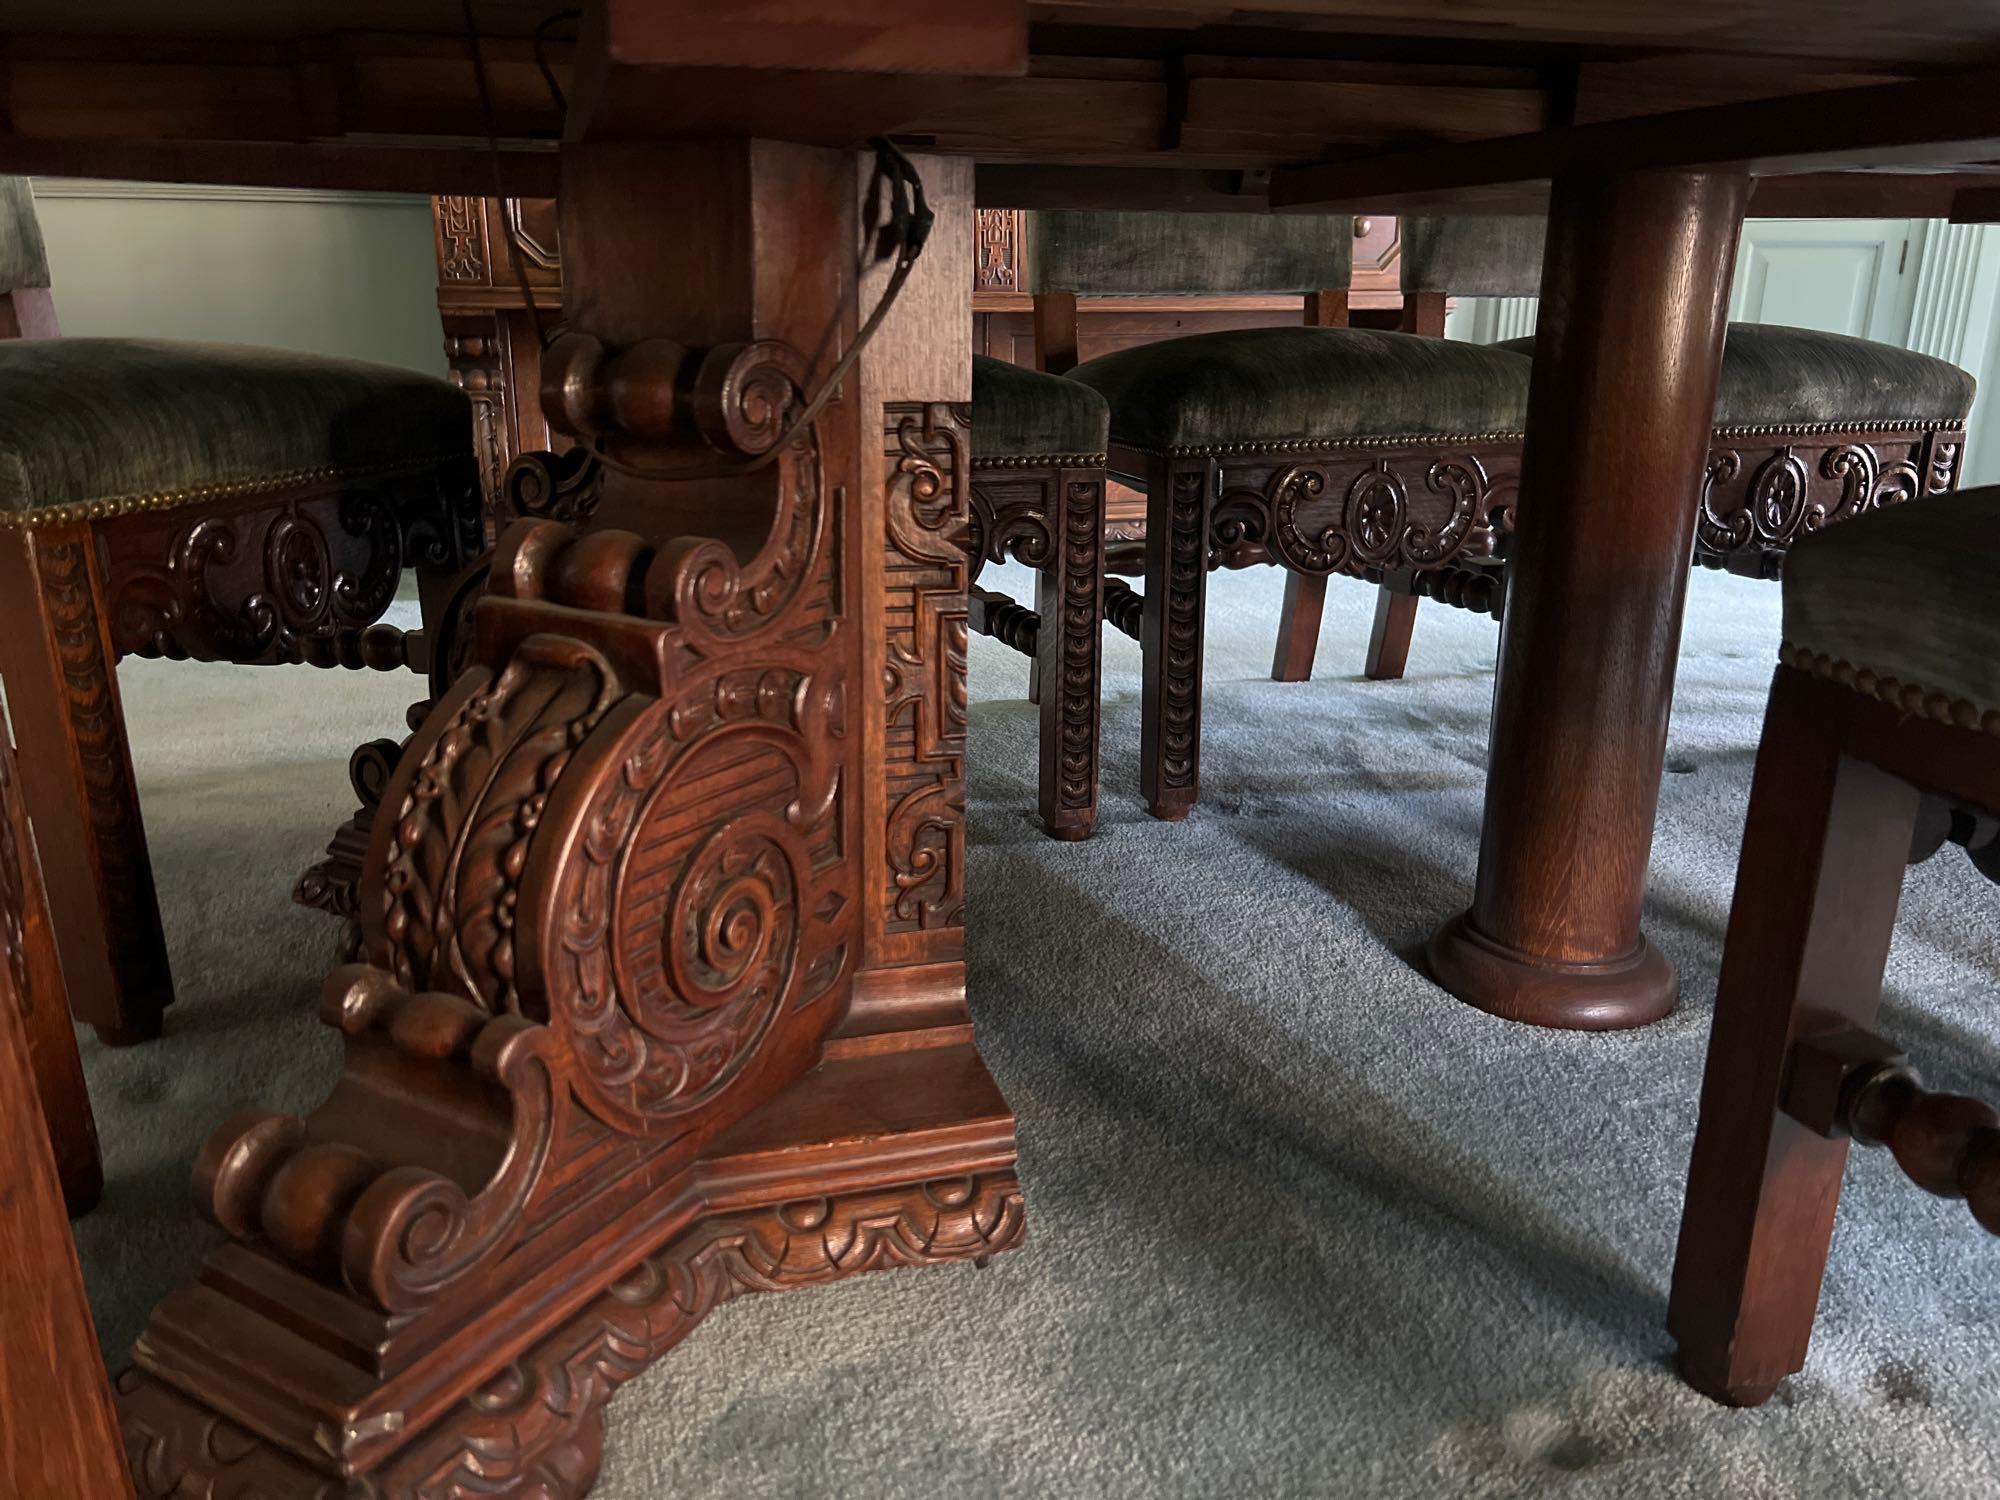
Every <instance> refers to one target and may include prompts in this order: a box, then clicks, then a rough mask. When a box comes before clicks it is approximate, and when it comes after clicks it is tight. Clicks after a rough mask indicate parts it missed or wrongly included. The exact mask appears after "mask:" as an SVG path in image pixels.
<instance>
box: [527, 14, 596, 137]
mask: <svg viewBox="0 0 2000 1500" xmlns="http://www.w3.org/2000/svg"><path fill="white" fill-rule="evenodd" d="M582 19H583V12H582V11H580V10H576V9H574V8H572V9H569V10H559V11H557V12H555V14H553V15H548V16H543V17H542V19H541V20H540V21H539V22H538V23H537V24H536V26H535V34H534V36H533V37H532V38H530V41H529V45H531V46H532V47H533V48H534V49H535V66H536V67H538V68H540V69H541V70H542V82H544V83H546V84H547V85H548V86H549V97H550V98H551V99H553V100H554V101H555V105H556V113H557V114H559V115H567V114H568V113H569V100H568V99H566V98H564V97H563V90H562V84H561V83H559V82H558V81H557V80H556V70H555V69H554V68H552V67H550V66H549V58H548V53H547V52H546V51H545V50H544V48H545V44H546V43H547V42H548V39H549V28H550V27H551V26H560V25H562V23H563V22H565V21H580V20H582Z"/></svg>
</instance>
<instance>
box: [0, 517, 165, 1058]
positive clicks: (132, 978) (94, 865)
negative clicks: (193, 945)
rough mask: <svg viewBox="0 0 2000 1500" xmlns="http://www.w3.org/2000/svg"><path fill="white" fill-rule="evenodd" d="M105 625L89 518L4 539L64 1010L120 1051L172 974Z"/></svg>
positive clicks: (17, 685) (0, 587) (4, 607)
mask: <svg viewBox="0 0 2000 1500" xmlns="http://www.w3.org/2000/svg"><path fill="white" fill-rule="evenodd" d="M107 625H108V621H107V618H106V611H105V605H104V582H103V575H102V571H101V568H100V566H99V563H98V555H97V546H96V540H95V538H94V537H93V536H92V535H91V532H90V529H89V527H88V525H86V524H83V523H77V524H73V525H65V526H58V527H51V528H48V529H46V530H38V531H16V532H12V533H8V534H4V535H0V680H4V681H5V682H6V684H7V694H8V706H9V711H10V713H11V714H12V716H13V722H14V739H15V742H16V744H17V745H18V746H19V747H20V752H21V762H20V772H21V786H22V790H23V791H24V793H25V794H26V799H27V803H28V807H29V819H30V822H31V823H32V824H33V827H34V830H35V836H36V837H35V841H36V844H37V846H38V847H39V849H40V850H41V854H42V873H43V876H44V879H45V881H46V884H47V888H48V896H49V906H50V909H51V911H52V912H53V913H54V924H55V932H56V947H57V950H58V951H59V952H60V954H61V955H62V966H63V974H64V977H65V979H66V981H67V983H68V988H69V996H70V1006H71V1009H72V1011H73V1012H74V1014H75V1016H76V1018H77V1019H78V1020H79V1021H87V1022H89V1023H90V1024H91V1025H93V1026H95V1027H96V1028H97V1033H98V1035H99V1036H100V1037H102V1038H103V1039H104V1040H105V1041H106V1042H108V1043H109V1044H111V1045H112V1046H124V1045H128V1044H130V1043H133V1042H140V1041H145V1040H147V1039H148V1038H151V1037H155V1036H158V1035H159V1033H160V1019H161V1012H162V1011H164V1010H165V1008H166V1007H167V1006H168V1005H169V1004H171V1003H172V1001H173V977H172V974H171V972H170V970H169V968H168V964H167V942H166V935H165V932H164V931H163V930H162V928H161V925H160V906H159V899H158V897H157V895H156V894H155V891H154V887H153V866H152V861H151V859H150V858H149V857H148V855H147V852H146V830H145V827H144V825H143V824H142V823H141V822H140V818H139V794H138V790H137V788H136V786H135V784H134V782H133V777H132V756H131V750H130V747H129V746H128V744H127V742H126V738H125V714H124V709H123V707H122V706H121V705H120V703H119V698H118V678H117V672H116V661H117V657H116V656H115V654H114V653H113V650H112V646H111V639H110V635H109V632H108V629H107Z"/></svg>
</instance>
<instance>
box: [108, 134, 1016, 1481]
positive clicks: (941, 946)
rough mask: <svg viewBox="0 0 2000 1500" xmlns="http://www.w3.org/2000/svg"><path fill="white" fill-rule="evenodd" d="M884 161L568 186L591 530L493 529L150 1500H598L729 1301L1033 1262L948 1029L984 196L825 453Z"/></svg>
mask: <svg viewBox="0 0 2000 1500" xmlns="http://www.w3.org/2000/svg"><path fill="white" fill-rule="evenodd" d="M871 164H872V163H871V158H870V157H869V156H867V155H860V156H857V155H854V154H851V153H848V152H842V151H831V150H821V149H817V148H813V147H807V146H795V145H782V144H776V143H770V142H759V141H747V140H725V141H717V142H708V143H702V144H690V145H597V144H585V145H573V146H568V147H566V148H564V158H563V168H562V170H563V184H562V186H563V193H562V212H563V215H564V221H563V235H564V242H565V244H566V245H567V246H568V247H569V249H570V259H569V265H568V268H567V275H566V278H565V280H566V285H565V308H564V312H565V319H564V331H563V333H562V335H561V336H560V337H558V338H557V339H555V340H554V341H553V342H552V343H551V345H550V347H549V348H548V350H547V351H546V354H545V357H544V360H543V369H544V372H545V379H544V404H545V406H546V407H547V409H548V411H549V415H550V418H551V421H552V423H553V424H554V425H555V426H556V427H557V428H558V429H559V430H562V431H565V432H566V433H568V434H570V435H571V436H573V437H574V438H576V439H577V440H578V443H579V447H578V448H576V449H575V450H573V451H572V452H571V453H569V454H566V455H564V456H563V457H562V458H553V457H551V456H549V455H546V454H542V455H527V456H525V457H524V458H522V459H521V460H520V461H519V464H520V466H521V467H520V468H519V469H518V470H517V472H516V473H515V474H514V475H512V476H511V480H510V482H511V483H513V484H515V485H516V486H526V487H528V488H530V489H533V488H534V487H536V486H550V487H566V488H568V489H569V490H570V491H571V492H573V493H575V492H580V491H585V490H587V491H588V492H589V496H590V504H589V505H588V506H587V507H585V509H586V510H588V511H590V512H591V513H592V514H593V515H594V521H593V524H592V529H589V530H578V529H576V528H573V527H570V526H567V525H563V524H560V523H558V522H555V521H551V520H524V521H521V522H518V523H516V524H515V525H514V526H513V527H512V528H510V529H509V531H508V532H507V533H506V535H505V536H504V537H503V538H502V540H501V542H500V544H499V547H498V549H497V551H496V553H495V557H494V562H493V567H492V573H491V577H490V583H489V592H488V594H487V596H486V597H485V598H484V600H483V601H482V602H481V603H480V605H479V608H478V612H477V617H476V629H477V644H476V646H475V648H474V651H473V664H472V665H471V666H470V667H469V669H468V670H467V671H466V672H465V673H464V674H463V675H461V676H460V677H459V678H458V680H457V681H456V682H455V684H454V685H453V686H452V688H451V689H450V691H449V692H448V693H446V695H445V696H444V697H443V698H442V699H441V700H440V701H439V702H438V703H437V704H436V705H435V706H434V707H433V708H432V709H431V711H430V712H429V714H428V715H427V716H426V717H425V718H424V720H423V723H422V725H421V727H420V728H419V729H418V731H417V733H416V735H415V736H414V738H413V739H412V740H411V742H410V744H409V745H408V747H407V748H406V749H405V751H404V752H403V754H402V756H401V757H400V759H399V760H398V762H397V764H396V768H395V771H394V773H393V775H392V777H391V779H390V781H389V784H388V786H387V789H386V791H385V793H384V796H383V799H382V803H381V814H380V816H379V817H377V819H376V820H375V824H374V829H373V833H372V837H371V842H370V844H369V847H368V854H367V857H366V860H365V862H364V864H363V868H362V874H361V881H360V908H361V909H360V924H361V931H362V938H363V951H364V957H365V959H366V962H365V963H363V964H358V965H353V966H350V967H348V968H345V969H342V970H339V971H337V972H336V973H335V974H334V975H333V976H332V977H331V978H330V979H329V981H328V983H327V988H326V1005H325V1012H324V1018H325V1020H326V1021H327V1022H328V1023H329V1024H331V1025H334V1026H336V1027H338V1028H339V1029H340V1030H341V1032H342V1033H343V1036H344V1043H345V1062H344V1065H343V1068H342V1071H341V1074H340V1078H339V1080H338V1082H337V1083H336V1084H335V1086H334V1088H333V1090H332V1092H331V1093H330V1094H329V1095H328V1096H327V1098H326V1101H325V1102H324V1103H323V1104H322V1105H321V1106H320V1107H319V1108H318V1109H317V1110H315V1111H313V1112H312V1113H310V1114H308V1115H306V1116H305V1117H304V1118H295V1117H291V1116H285V1115H278V1114H273V1113H268V1112H262V1111H255V1110H253V1111H249V1112H247V1113H245V1114H242V1115H239V1116H237V1117H236V1118H235V1119H233V1120H231V1121H230V1122H228V1123H227V1124H226V1125H224V1126H223V1127H222V1129H221V1130H220V1131H218V1132H217V1134H216V1135H215V1136H214V1137H213V1139H212V1140H211V1141H210V1144H209V1146H208V1148H207V1150H206V1151H205V1153H204V1155H203V1157H202V1159H201V1162H200V1164H199V1165H198V1167H197V1171H196V1177H197V1196H198V1199H199V1201H200V1204H201V1206H202V1208H203V1210H204V1211H205V1212H206V1213H207V1214H208V1215H209V1216H210V1217H211V1218H212V1219H213V1220H214V1221H215V1222H216V1223H217V1224H219V1225H220V1226H222V1227H223V1228H224V1229H225V1230H227V1231H228V1232H229V1234H230V1236H231V1239H232V1243H230V1244H229V1245H226V1246H225V1247H224V1248H222V1249H221V1250H219V1251H217V1252H216V1253H215V1254H214V1255H213V1256H212V1257H211V1258H210V1260H209V1261H208V1263H207V1266H206V1268H205V1269H204V1271H203V1273H202V1275H201V1277H200V1279H199V1281H198V1282H197V1283H196V1284H194V1285H191V1286H187V1287H184V1288H182V1289H180V1290H178V1291H176V1292H174V1293H173V1294H171V1295H170V1296H169V1297H168V1298H167V1299H166V1300H165V1301H164V1302H162V1303H161V1305H160V1306H159V1308H158V1309H157V1310H156V1311H155V1313H154V1315H153V1318H152V1321H151V1323H150V1325H149V1327H148V1328H147V1330H146V1332H145V1334H144V1335H143V1337H142V1338H141V1339H140V1341H139V1343H138V1345H137V1347H136V1349H135V1351H134V1358H135V1361H136V1364H135V1367H134V1368H133V1369H132V1370H130V1371H128V1372H127V1373H126V1374H125V1375H124V1377H123V1378H122V1379H121V1380H120V1382H119V1400H120V1406H121V1413H122V1420H123V1425H124V1429H125V1434H126V1439H127V1443H128V1447H129V1451H130V1454H131V1458H132V1464H133V1469H134V1473H135V1478H136V1480H137V1483H138V1486H139V1490H140V1493H141V1494H143V1495H152V1496H162V1497H164V1496H168V1495H184V1494H192V1493H201V1494H210V1493H214V1494H243V1495H252V1494H254V1495H257V1496H259V1497H264V1500H293V1497H298V1500H304V1497H308V1496H312V1497H325V1496H330V1495H334V1494H348V1493H367V1494H379V1495H384V1496H390V1495H393V1496H420V1497H459V1496H473V1495H484V1496H494V1495H509V1496H523V1497H526V1496H533V1497H538V1500H541V1497H559V1496H560V1497H568V1496H578V1495H581V1494H583V1493H584V1492H585V1491H587V1490H588V1489H589V1487H590V1484H591V1482H592V1479H593V1478H594V1476H595V1474H596V1471H597V1467H598V1462H599V1458H600V1451H601V1443H602V1428H603V1407H604V1404H605V1402H606V1401H607V1400H608V1399H609V1398H610V1396H611V1394H612V1393H613V1391H615V1390H616V1388H617V1387H618V1386H619V1385H620V1384H621V1383H622V1382H623V1381H625V1380H627V1379H629V1378H631V1377H632V1376H634V1375H636V1374H638V1373H639V1372H640V1371H641V1370H643V1369H644V1368H645V1367H646V1365H647V1364H648V1363H649V1362H650V1361H652V1360H653V1359H655V1358H657V1357H659V1356H660V1355H661V1354H663V1353H665V1352H666V1350H667V1349H669V1348H670V1347H671V1346H672V1345H673V1344H674V1343H675V1342H676V1341H678V1340H679V1339H680V1338H681V1337H682V1336H683V1335H684V1334H686V1333H687V1332H688V1331H689V1329H691V1328H692V1327H693V1326H694V1324H696V1323H697V1322H698V1321H699V1320H700V1319H701V1318H702V1317H703V1316H705V1315H706V1314H707V1313H708V1312H710V1311H711V1310H713V1309H714V1308H715V1307H716V1306H718V1305H719V1304H720V1303H722V1302H725V1301H728V1300H730V1299H731V1298H733V1297H735V1296H738V1295H740V1294H741V1293H744V1292H750V1291H782V1290H786V1289H790V1288H794V1287H804V1286H812V1285H816V1284H818V1283H821V1282H826V1281H832V1280H835V1279H838V1278H840V1277H843V1276H847V1275H851V1274H854V1273H856V1272H860V1271H867V1270H876V1269H883V1268H888V1267H895V1266H916V1265H931V1264H936V1263H939V1262H944V1261H951V1260H981V1259H983V1258H984V1257H986V1256H988V1255H990V1254H992V1253H994V1252H996V1251H999V1250H1004V1249H1007V1248H1008V1247H1010V1246H1012V1245H1013V1244H1015V1243H1017V1242H1018V1241H1019V1239H1020V1238H1021V1235H1022V1232H1023V1227H1024V1220H1023V1215H1022V1205H1021V1195H1020V1189H1019V1186H1018V1184H1017V1182H1016V1180H1015V1176H1014V1122H1013V1117H1012V1115H1011V1113H1010V1112H1009V1110H1008V1108H1007V1105H1006V1102H1005V1101H1004V1100H1003V1099H1002V1098H1001V1096H1000V1094H999V1092H998V1090H997V1089H996V1088H995V1087H994V1085H993V1082H992V1080H991V1079H990V1078H989V1077H988V1075H987V1073H986V1070H985V1068H984V1066H983V1065H982V1064H981V1062H980V1059H979V1055H978V1052H977V1051H976V1049H975V1047H974V1045H973V1038H972V1030H971V1024H970V1020H969V1017H968V1014H967V1012H966V1008H965V973H964V962H963V940H962V918H963V860H964V830H963V826H962V818H963V788H962V780H961V777H962V759H963V747H964V721H963V710H964V671H965V630H966V620H965V610H966V568H967V564H966V558H965V553H964V551H963V543H962V533H963V530H964V527H965V525H966V514H967V490H968V485H969V473H968V465H967V458H968V442H967V432H966V421H967V417H966V410H965V406H964V403H965V402H967V401H968V400H969V397H970V357H969V354H968V352H967V351H966V348H965V338H964V330H965V328H966V326H967V319H968V318H969V316H970V293H969V288H970V285H971V280H972V278H971V274H970V266H969V264H968V261H967V257H968V256H969V253H970V252H969V246H970V243H971V237H970V233H969V226H968V225H967V223H966V218H967V216H968V215H969V214H970V212H971V191H970V189H971V169H970V164H969V163H963V162H947V161H942V160H937V161H927V162H925V163H923V164H922V168H921V170H922V173H923V176H924V179H925V183H926V186H927V188H928V190H929V194H930V200H931V203H932V205H933V207H934V208H935V209H936V210H937V211H938V213H939V217H940V220H941V222H940V224H939V232H938V233H936V234H935V235H933V236H932V238H931V240H930V242H929V247H928V249H927V250H926V252H925V253H924V255H923V256H922V257H921V258H920V259H918V260H917V261H916V262H915V266H914V270H913V272H912V274H911V275H910V277H909V280H908V282H907V284H906V285H905V286H904V287H903V288H902V292H901V296H900V300H899V301H898V302H897V304H896V305H895V307H894V308H893V310H892V312H891V315H890V316H889V317H888V319H887V320H886V321H885V322H884V323H883V324H882V326H881V328H880V330H879V331H878V332H877V333H876V334H875V336H874V338H873V340H872V342H870V343H868V344H867V345H866V347H865V348H864V349H863V351H862V353H861V356H860V359H859V362H858V363H857V364H855V365H854V366H853V367H852V369H851V370H850V371H849V372H848V373H847V374H846V376H845V378H844V380H843V381H842V383H841V387H840V390H839V394H838V397H837V399H835V400H833V401H832V402H831V403H830V404H828V405H827V406H825V408H824V409H823V410H822V411H821V412H820V414H819V415H818V416H817V418H815V419H813V420H812V421H811V422H810V423H809V424H808V425H805V426H804V427H802V428H801V427H798V426H797V423H798V422H801V421H803V418H802V417H801V416H800V413H801V411H802V407H803V402H802V400H801V397H802V395H803V394H805V393H810V392H814V391H817V390H818V389H819V388H820V386H821V385H822V384H823V383H824V381H825V379H826V376H827V372H828V370H829V369H830V368H831V366H832V364H833V361H834V360H835V358H836V357H837V356H838V355H839V353H840V352H841V351H843V350H845V349H848V348H850V347H851V346H852V345H853V343H854V341H855V339H856V332H857V326H858V323H859V318H860V315H861V313H862V312H863V311H865V310H866V309H868V308H870V307H872V306H873V305H874V304H875V301H876V299H877V298H878V296H879V295H880V292H881V288H882V285H883V281H884V277H885V275H886V273H887V268H886V267H884V266H881V265H873V266H867V265H866V263H867V262H868V261H869V260H870V259H871V258H872V257H871V255H870V251H871V250H872V248H873V247H872V245H871V241H870V237H869V236H868V235H867V234H866V233H865V232H864V231H865V228H866V226H865V225H864V224H863V222H862V220H863V214H864V205H865V203H866V202H867V200H868V193H867V189H868V185H869V176H870V174H869V167H870V166H871ZM857 265H863V266H865V267H866V268H865V269H860V270H857ZM812 351H819V354H818V364H817V365H816V366H815V365H813V364H812V361H813V360H814V358H815V356H814V354H813V352H812ZM913 434H915V435H916V436H915V437H913Z"/></svg>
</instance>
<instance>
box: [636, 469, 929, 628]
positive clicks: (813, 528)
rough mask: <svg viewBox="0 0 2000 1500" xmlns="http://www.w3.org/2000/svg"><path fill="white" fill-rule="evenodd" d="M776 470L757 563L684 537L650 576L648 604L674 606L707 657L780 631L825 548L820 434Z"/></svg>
mask: <svg viewBox="0 0 2000 1500" xmlns="http://www.w3.org/2000/svg"><path fill="white" fill-rule="evenodd" d="M777 467H778V486H777V509H776V514H775V515H774V516H773V518H772V523H771V532H770V540H769V541H768V542H766V543H765V545H764V547H763V549H762V550H761V551H759V552H758V554H757V555H756V556H755V557H754V558H752V559H751V560H750V561H749V562H747V563H745V562H743V561H741V560H740V559H739V558H738V557H737V555H736V552H735V550H734V549H733V548H731V547H729V546H728V545H727V544H725V543H723V542H719V541H716V540H714V539H712V538H707V537H684V538H681V539H679V540H677V541H674V542H670V543H669V544H667V545H666V546H664V547H662V548H661V549H660V551H659V554H658V556H657V557H655V558H654V560H653V563H652V566H651V567H650V568H649V569H648V571H647V576H646V596H647V598H648V599H649V600H660V601H663V602H664V601H671V605H670V607H671V610H672V615H673V619H674V621H675V623H676V624H678V625H679V626H680V627H681V630H682V631H683V633H684V634H685V635H686V636H687V638H688V642H689V644H690V645H691V646H693V647H694V648H695V649H696V650H698V651H700V652H701V653H702V654H703V655H716V654H719V653H721V652H724V651H727V650H730V649H733V648H734V647H736V646H740V644H741V643H742V642H744V641H745V640H747V639H749V638H750V637H752V636H755V635H757V634H758V633H759V632H761V631H764V630H767V629H777V628H782V626H783V623H784V622H785V621H786V620H787V619H789V618H790V617H791V615H792V613H793V612H794V609H795V607H796V606H797V605H798V604H799V603H800V601H801V599H802V597H803V586H804V583H805V580H806V579H807V578H809V577H811V576H812V574H813V571H814V568H815V564H816V562H817V560H818V558H819V556H820V553H821V551H822V549H823V547H824V545H825V536H826V522H827V506H826V500H825V497H824V496H823V495H822V493H821V483H820V463H819V446H818V436H817V434H816V433H815V434H812V435H810V436H807V437H802V438H800V439H799V440H798V441H796V442H794V443H793V444H791V446H790V447H788V448H786V449H785V451H784V452H783V453H782V454H781V455H780V456H779V458H778V461H777ZM954 539H955V538H954Z"/></svg>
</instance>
